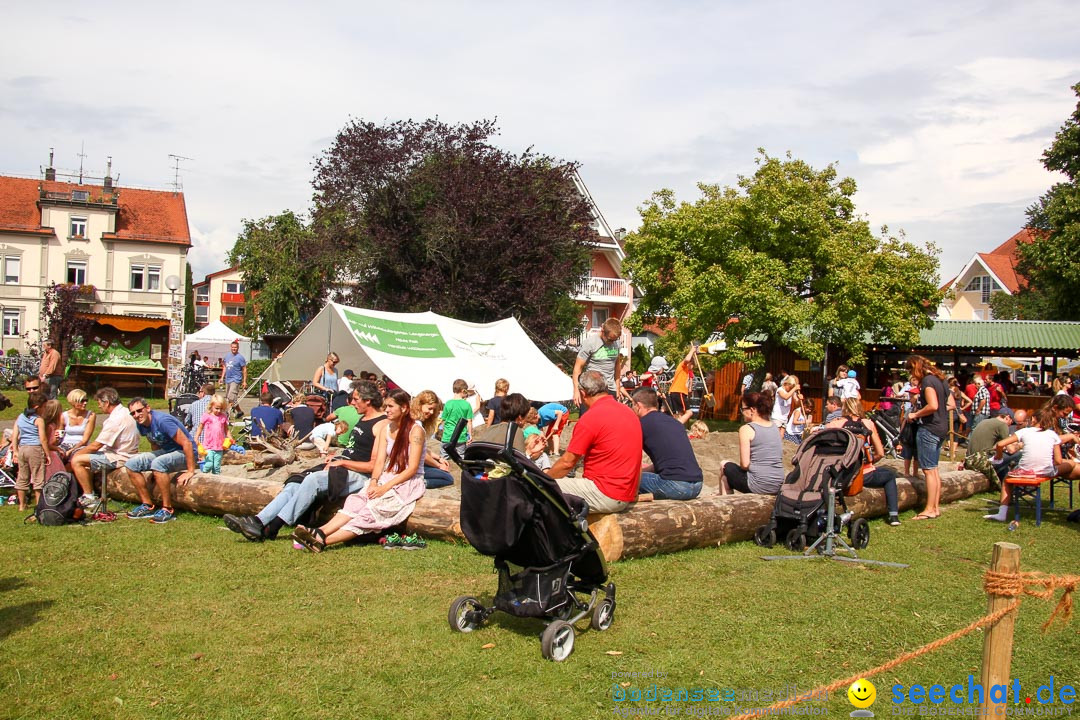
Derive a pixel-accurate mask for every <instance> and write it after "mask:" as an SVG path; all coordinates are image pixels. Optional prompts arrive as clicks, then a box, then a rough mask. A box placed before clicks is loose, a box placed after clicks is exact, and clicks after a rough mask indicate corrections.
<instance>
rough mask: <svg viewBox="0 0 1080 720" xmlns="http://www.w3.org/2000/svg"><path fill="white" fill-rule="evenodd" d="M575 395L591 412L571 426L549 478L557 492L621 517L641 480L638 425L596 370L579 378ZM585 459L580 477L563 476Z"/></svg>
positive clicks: (639, 431)
mask: <svg viewBox="0 0 1080 720" xmlns="http://www.w3.org/2000/svg"><path fill="white" fill-rule="evenodd" d="M574 394H575V395H579V396H580V397H582V399H583V400H584V403H585V405H586V406H587V407H588V408H589V412H588V413H586V414H585V415H582V416H581V419H580V420H578V422H577V424H576V425H575V426H574V434H573V437H571V438H570V445H569V447H567V448H566V452H564V453H563V454H562V457H560V458H559V459H558V461H556V463H555V464H554V465H552V467H551V470H549V471H548V475H550V476H551V477H553V478H557V479H559V488H561V489H562V491H563V492H564V493H566V494H568V495H576V496H578V497H580V498H582V499H584V500H585V502H587V503H588V504H589V508H590V510H592V511H594V512H602V513H617V512H624V511H626V510H627V509H629V507H630V503H632V502H633V501H634V500H635V499H636V498H637V491H638V481H639V480H640V476H641V422H640V421H639V420H638V419H637V416H636V415H634V411H633V410H631V409H630V408H628V407H626V406H625V405H623V404H622V403H619V402H617V401H616V400H615V398H613V397H611V393H610V391H609V390H608V384H607V379H606V378H604V376H603V375H601V374H600V373H599V372H597V371H596V370H589V371H587V372H585V373H583V374H582V375H581V377H580V378H579V381H578V385H577V387H575V388H574ZM581 458H584V459H585V467H584V477H582V478H569V477H566V475H567V474H568V473H569V472H570V471H571V470H572V469H573V468H574V466H575V465H577V463H578V460H579V459H581Z"/></svg>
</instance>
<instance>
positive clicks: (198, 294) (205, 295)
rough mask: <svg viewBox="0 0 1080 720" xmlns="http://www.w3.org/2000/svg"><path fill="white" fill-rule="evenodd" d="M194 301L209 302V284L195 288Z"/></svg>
mask: <svg viewBox="0 0 1080 720" xmlns="http://www.w3.org/2000/svg"><path fill="white" fill-rule="evenodd" d="M195 302H197V303H200V302H204V303H208V302H210V286H209V285H200V286H199V287H197V288H195Z"/></svg>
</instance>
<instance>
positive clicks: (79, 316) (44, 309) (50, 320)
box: [31, 283, 94, 363]
mask: <svg viewBox="0 0 1080 720" xmlns="http://www.w3.org/2000/svg"><path fill="white" fill-rule="evenodd" d="M93 296H94V286H93V285H73V284H70V283H64V284H57V283H53V284H51V285H49V287H47V288H45V293H44V296H43V297H42V300H41V314H40V316H39V319H40V327H41V332H40V337H39V338H38V340H37V341H35V342H34V343H32V344H31V352H32V354H34V355H37V356H40V355H41V350H42V346H43V343H44V341H45V340H51V341H52V344H53V347H55V348H56V350H57V352H59V353H60V357H61V358H62V361H63V363H67V361H68V358H69V357H70V356H71V353H73V352H75V351H76V350H79V349H80V348H82V346H83V338H84V337H85V335H86V333H87V332H88V331H89V330H90V328H91V327H92V326H93V325H94V322H93V320H91V319H90V318H89V317H88V316H87V315H86V312H87V307H86V305H87V300H88V299H90V298H93Z"/></svg>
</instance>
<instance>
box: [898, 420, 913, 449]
mask: <svg viewBox="0 0 1080 720" xmlns="http://www.w3.org/2000/svg"><path fill="white" fill-rule="evenodd" d="M899 439H900V444H901V445H903V446H904V447H909V448H914V447H915V423H914V422H912V421H911V420H908V421H907V422H906V423H904V427H902V428H900V438H899Z"/></svg>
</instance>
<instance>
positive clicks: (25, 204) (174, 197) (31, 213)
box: [0, 176, 191, 246]
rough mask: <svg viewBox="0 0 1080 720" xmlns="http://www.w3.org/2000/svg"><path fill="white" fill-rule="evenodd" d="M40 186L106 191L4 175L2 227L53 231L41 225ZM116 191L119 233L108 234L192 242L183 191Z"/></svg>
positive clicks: (49, 189)
mask: <svg viewBox="0 0 1080 720" xmlns="http://www.w3.org/2000/svg"><path fill="white" fill-rule="evenodd" d="M39 189H44V190H45V191H46V192H63V193H70V192H71V191H72V190H86V191H87V192H89V194H90V197H91V198H100V197H102V195H103V194H104V188H103V187H102V186H101V185H78V184H75V183H65V182H58V181H55V180H34V179H30V178H14V177H4V176H0V229H3V230H19V229H33V230H36V231H38V232H47V233H48V234H50V235H51V234H53V231H52V230H50V229H48V228H42V227H41V211H40V209H39V208H38V205H37V203H38V199H39V197H40V193H39ZM116 194H117V196H118V198H119V200H118V203H117V206H118V207H117V214H116V232H115V233H106V235H105V237H108V238H110V239H116V240H139V241H143V242H160V243H168V244H172V245H188V246H190V245H191V232H190V230H189V229H188V220H187V206H186V205H185V203H184V195H183V193H174V192H171V191H162V190H141V189H138V188H123V187H122V188H117V189H116ZM107 197H111V195H109V196H107Z"/></svg>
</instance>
